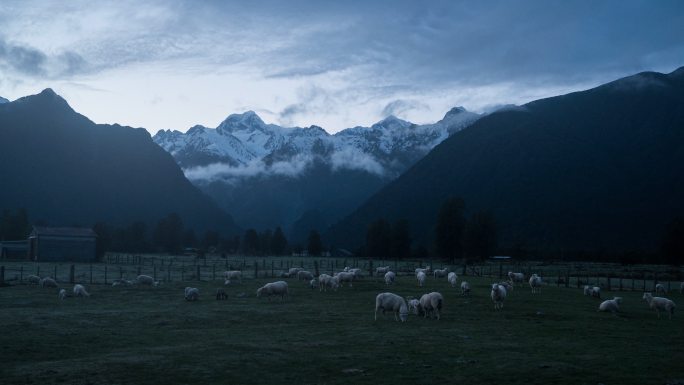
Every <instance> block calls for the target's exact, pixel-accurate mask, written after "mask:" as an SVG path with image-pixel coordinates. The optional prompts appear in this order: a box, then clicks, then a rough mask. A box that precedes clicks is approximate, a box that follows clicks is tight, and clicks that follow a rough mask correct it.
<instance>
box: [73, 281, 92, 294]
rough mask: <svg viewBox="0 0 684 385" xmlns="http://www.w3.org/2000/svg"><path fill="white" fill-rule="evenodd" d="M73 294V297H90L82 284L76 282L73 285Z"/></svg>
mask: <svg viewBox="0 0 684 385" xmlns="http://www.w3.org/2000/svg"><path fill="white" fill-rule="evenodd" d="M74 296H75V297H90V294H88V292H87V291H86V289H85V287H83V285H81V284H79V283H77V284H76V285H74Z"/></svg>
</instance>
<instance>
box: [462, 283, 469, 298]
mask: <svg viewBox="0 0 684 385" xmlns="http://www.w3.org/2000/svg"><path fill="white" fill-rule="evenodd" d="M461 295H470V284H469V283H468V282H466V281H463V282H461Z"/></svg>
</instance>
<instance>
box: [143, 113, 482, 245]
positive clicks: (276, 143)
mask: <svg viewBox="0 0 684 385" xmlns="http://www.w3.org/2000/svg"><path fill="white" fill-rule="evenodd" d="M479 117H480V115H478V114H475V113H472V112H468V111H466V110H465V109H464V108H462V107H457V108H454V109H452V110H451V111H449V112H448V113H447V114H446V116H445V117H444V119H442V120H440V121H439V122H437V123H434V124H426V125H416V124H413V123H410V122H407V121H404V120H401V119H399V118H397V117H394V116H390V117H387V118H386V119H383V120H381V121H380V122H377V123H375V124H373V125H372V126H370V127H353V128H348V129H345V130H342V131H340V132H338V133H336V134H334V135H331V134H329V133H328V132H326V131H325V130H324V129H322V128H321V127H318V126H311V127H281V126H278V125H275V124H266V123H264V121H263V120H261V119H260V118H259V116H257V114H255V113H254V112H252V111H248V112H245V113H243V114H233V115H230V116H228V118H226V120H224V121H223V122H221V124H219V125H218V126H217V127H216V128H207V127H204V126H195V127H192V128H191V129H189V130H188V131H187V132H186V133H181V132H178V131H160V132H158V133H157V134H156V135H155V136H154V138H153V139H154V141H155V142H156V143H157V144H158V145H160V146H161V147H162V148H164V149H165V150H166V151H168V152H169V153H171V154H172V155H173V157H174V158H175V159H176V162H178V164H179V165H180V166H181V167H182V168H183V171H184V172H185V175H186V176H187V177H188V179H190V180H191V181H192V182H193V183H194V184H195V185H196V186H198V187H199V188H200V189H202V190H203V191H204V192H205V193H207V194H208V195H209V196H211V197H213V198H214V199H215V200H216V201H217V202H218V203H219V204H220V205H221V206H223V207H224V208H225V209H226V210H228V211H229V212H230V213H231V214H232V215H233V216H234V218H235V220H236V221H237V222H238V223H240V225H242V226H244V227H246V228H247V227H254V228H257V229H264V228H274V227H275V226H283V227H284V229H285V230H286V231H289V233H290V240H291V241H293V242H298V241H301V240H302V239H305V237H306V236H307V234H308V232H309V231H310V230H311V229H318V230H321V231H323V230H324V229H325V228H326V227H327V226H329V225H330V224H332V223H334V222H336V221H337V220H339V219H340V218H342V217H343V216H344V215H346V214H349V213H350V212H351V211H352V210H354V209H355V208H356V207H357V206H358V205H359V204H361V203H362V202H363V201H364V200H365V199H367V198H368V197H369V196H370V195H371V194H373V193H374V192H376V191H377V190H379V189H380V188H382V187H383V186H384V185H385V184H386V183H387V182H389V181H390V180H392V179H393V178H395V177H396V176H398V175H399V174H401V173H402V172H404V171H405V170H406V169H407V168H408V167H410V166H411V165H413V164H414V163H415V162H416V161H418V160H419V159H420V158H422V157H423V156H424V155H425V154H427V153H428V152H429V151H430V150H431V149H432V148H433V147H434V146H436V145H437V144H439V143H440V142H441V141H443V140H444V139H446V138H447V137H448V136H449V135H450V134H452V133H454V132H456V131H458V130H461V129H463V128H464V127H466V126H468V125H470V124H472V123H473V122H475V120H477V119H478V118H479Z"/></svg>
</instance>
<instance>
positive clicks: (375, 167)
mask: <svg viewBox="0 0 684 385" xmlns="http://www.w3.org/2000/svg"><path fill="white" fill-rule="evenodd" d="M330 161H331V167H332V169H333V171H335V170H340V169H347V170H361V171H366V172H368V173H370V174H375V175H379V176H382V175H384V174H385V169H384V168H383V167H382V165H381V164H380V163H379V162H378V161H377V160H376V159H374V158H373V157H372V156H370V155H368V154H365V153H363V152H361V151H359V150H357V149H354V148H344V149H342V150H337V151H335V152H334V153H333V154H332V155H331V157H330Z"/></svg>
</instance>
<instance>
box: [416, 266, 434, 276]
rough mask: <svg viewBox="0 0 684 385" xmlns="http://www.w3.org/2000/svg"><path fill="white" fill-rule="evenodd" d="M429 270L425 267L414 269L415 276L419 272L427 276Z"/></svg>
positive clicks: (428, 267)
mask: <svg viewBox="0 0 684 385" xmlns="http://www.w3.org/2000/svg"><path fill="white" fill-rule="evenodd" d="M430 270H431V269H430V266H427V267H425V268H422V267H418V268H416V270H415V272H416V275H418V273H420V272H423V273H425V274H429V273H430Z"/></svg>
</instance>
